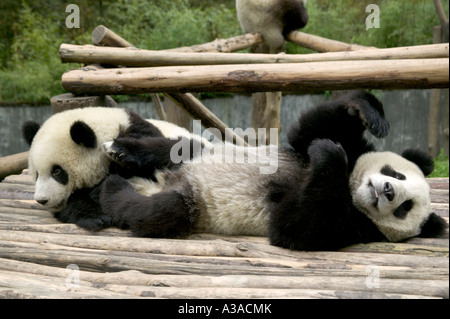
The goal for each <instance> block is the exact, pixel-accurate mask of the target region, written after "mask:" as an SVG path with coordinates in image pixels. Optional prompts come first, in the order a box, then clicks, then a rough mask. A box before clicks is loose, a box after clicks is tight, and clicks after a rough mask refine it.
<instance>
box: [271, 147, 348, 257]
mask: <svg viewBox="0 0 450 319" xmlns="http://www.w3.org/2000/svg"><path fill="white" fill-rule="evenodd" d="M308 153H309V156H310V159H311V161H310V165H309V167H308V168H306V169H305V171H304V173H305V176H304V180H305V182H304V184H303V185H299V187H298V188H294V189H292V188H291V189H289V190H288V191H287V192H285V193H284V194H283V196H279V197H278V198H281V199H280V200H279V202H278V203H276V204H275V205H274V209H273V210H272V211H271V215H270V222H269V239H270V242H271V244H273V245H276V246H281V247H285V248H290V249H296V250H336V249H338V248H341V247H343V246H345V245H346V244H347V237H346V235H345V232H346V228H347V227H348V225H350V224H351V221H350V206H351V196H350V191H349V185H348V173H347V156H346V153H345V151H344V149H343V148H342V147H341V146H340V145H339V144H336V143H334V142H333V141H331V140H328V139H316V140H314V141H313V142H312V143H311V145H310V147H309V149H308Z"/></svg>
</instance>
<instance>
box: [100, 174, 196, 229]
mask: <svg viewBox="0 0 450 319" xmlns="http://www.w3.org/2000/svg"><path fill="white" fill-rule="evenodd" d="M100 205H101V208H102V211H103V213H104V214H106V215H109V216H110V217H111V220H112V225H113V226H117V227H119V228H122V229H131V231H132V232H133V234H134V235H136V236H139V237H153V238H179V237H186V236H187V235H189V234H190V233H191V230H192V228H193V227H194V225H195V223H196V221H197V216H198V213H197V210H196V209H195V207H193V205H192V200H190V198H189V195H187V194H186V192H183V194H182V192H181V191H179V190H164V191H161V192H158V193H156V194H153V195H152V196H144V195H141V194H139V193H137V192H135V191H134V189H133V187H132V186H131V184H130V183H129V182H128V181H127V180H125V179H124V178H122V177H120V176H118V175H110V176H108V177H107V178H106V180H105V181H104V182H103V184H102V190H101V192H100Z"/></svg>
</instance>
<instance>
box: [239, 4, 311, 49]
mask: <svg viewBox="0 0 450 319" xmlns="http://www.w3.org/2000/svg"><path fill="white" fill-rule="evenodd" d="M296 2H297V3H302V4H303V5H306V0H236V12H237V17H238V20H239V23H240V24H241V27H242V30H243V31H244V32H245V33H250V32H257V33H260V34H261V35H262V36H263V40H264V43H265V44H267V45H268V47H269V48H270V53H278V52H280V51H282V48H283V47H284V35H283V29H284V28H285V26H286V24H287V23H292V22H290V21H285V19H284V17H285V11H286V10H291V9H290V7H289V6H292V5H295V3H296ZM305 14H306V10H305ZM291 19H294V21H293V23H294V25H296V24H297V23H299V21H301V19H305V17H300V16H296V15H293V16H292V17H291ZM306 22H307V15H306V21H304V24H306ZM300 25H302V23H300ZM294 28H295V27H294Z"/></svg>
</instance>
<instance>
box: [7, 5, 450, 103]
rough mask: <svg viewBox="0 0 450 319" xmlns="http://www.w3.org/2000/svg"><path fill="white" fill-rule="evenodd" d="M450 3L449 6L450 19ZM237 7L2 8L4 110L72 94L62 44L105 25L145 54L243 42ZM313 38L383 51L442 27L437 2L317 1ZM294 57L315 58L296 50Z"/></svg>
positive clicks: (291, 48)
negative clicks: (70, 24) (77, 21)
mask: <svg viewBox="0 0 450 319" xmlns="http://www.w3.org/2000/svg"><path fill="white" fill-rule="evenodd" d="M448 2H449V0H442V3H443V6H444V8H446V10H447V16H448ZM69 3H74V4H77V5H78V6H79V8H80V18H81V25H80V28H79V29H68V28H67V27H66V26H65V19H66V17H67V16H68V15H69V13H66V12H65V9H66V6H67V4H69ZM234 3H235V0H147V1H142V0H73V1H69V2H68V1H65V0H52V1H48V0H21V1H17V0H1V1H0V102H1V101H13V102H17V101H25V100H26V101H46V100H47V101H48V99H49V98H50V97H51V96H53V95H57V94H60V93H63V92H64V90H63V88H62V87H61V83H60V82H61V75H62V73H64V72H65V71H66V70H68V69H71V68H76V67H78V65H77V64H62V63H61V62H60V60H59V55H58V49H59V45H60V44H61V43H73V44H89V43H91V34H92V30H93V29H94V28H95V27H96V26H97V25H99V24H103V25H105V26H107V27H109V28H110V29H112V30H114V31H115V32H116V33H118V34H120V35H121V36H123V37H124V38H125V39H127V40H128V41H129V42H131V43H132V44H134V45H135V46H137V47H140V48H143V49H152V50H160V49H166V48H174V47H179V46H190V45H194V44H200V43H205V42H209V41H212V40H214V39H215V38H227V37H231V36H235V35H239V34H241V33H242V32H241V29H240V26H239V23H238V21H237V19H236V10H235V4H234ZM369 3H376V4H378V5H379V7H380V18H381V21H380V24H381V27H380V29H370V30H366V29H365V19H366V17H367V15H368V13H366V12H365V7H366V5H367V4H369ZM307 9H308V12H309V15H310V21H309V24H308V26H307V27H306V28H305V29H304V31H305V32H308V33H311V34H316V35H320V36H323V37H327V38H330V39H336V40H340V41H344V42H349V43H359V44H362V45H369V46H376V47H380V48H383V47H395V46H404V45H415V44H426V43H430V42H431V41H432V29H433V26H435V25H438V24H439V21H438V18H437V16H436V13H435V9H434V5H433V2H432V1H430V0H408V1H392V0H370V1H360V0H333V1H331V0H311V1H308V4H307ZM287 52H288V53H305V52H310V51H308V50H306V49H302V48H300V47H299V46H296V45H293V44H290V43H289V44H288V45H287Z"/></svg>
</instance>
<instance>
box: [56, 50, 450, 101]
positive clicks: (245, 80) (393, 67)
mask: <svg viewBox="0 0 450 319" xmlns="http://www.w3.org/2000/svg"><path fill="white" fill-rule="evenodd" d="M448 72H449V60H448V59H420V60H414V59H413V60H391V61H389V60H373V61H336V62H310V63H286V64H252V65H213V66H195V67H192V66H179V67H156V68H126V69H105V70H83V69H78V70H72V71H68V72H66V73H64V74H63V76H62V85H63V87H64V88H65V89H66V90H67V91H69V92H73V93H81V92H84V93H90V94H100V95H104V94H140V93H156V92H168V93H185V92H266V91H294V92H295V91H298V90H304V89H312V90H340V89H362V88H377V89H406V88H421V89H424V88H438V87H448V83H449V78H448Z"/></svg>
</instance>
